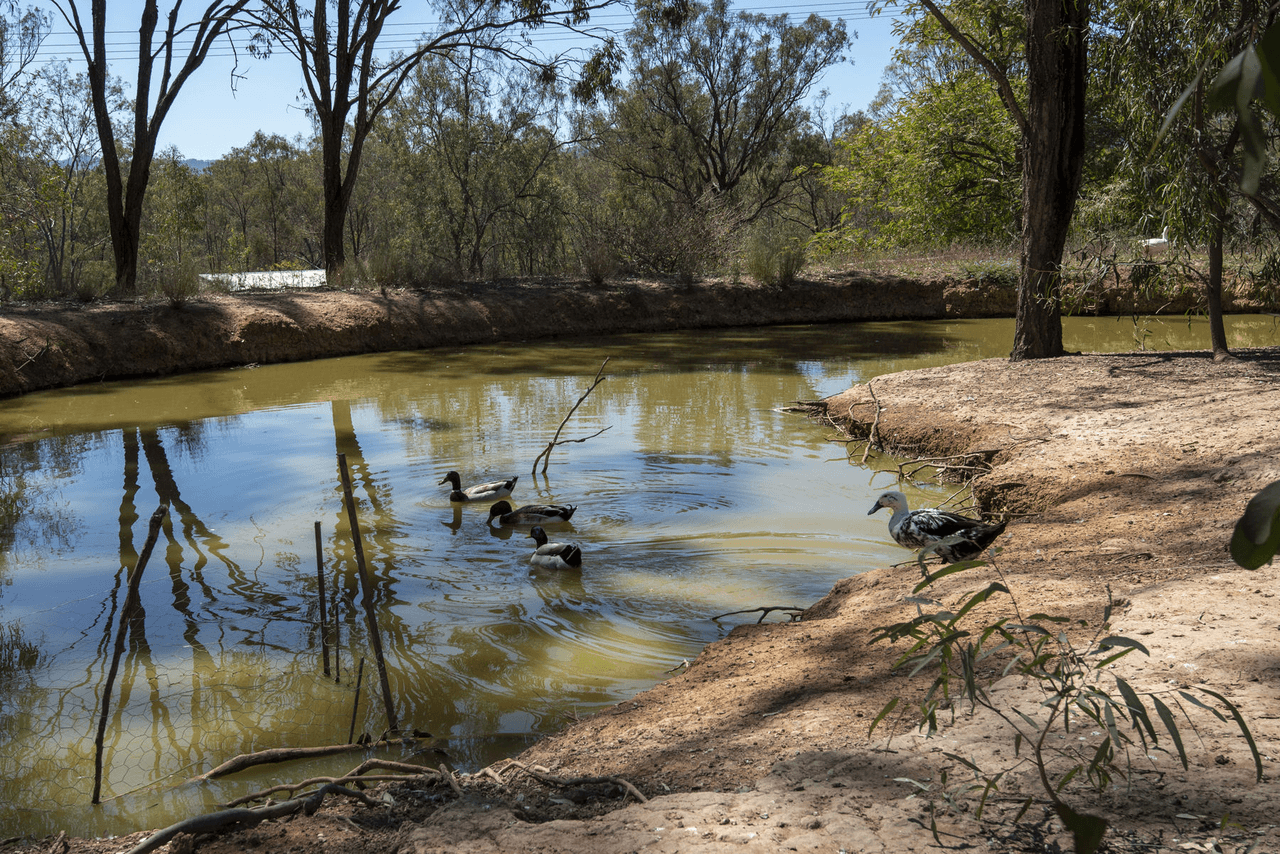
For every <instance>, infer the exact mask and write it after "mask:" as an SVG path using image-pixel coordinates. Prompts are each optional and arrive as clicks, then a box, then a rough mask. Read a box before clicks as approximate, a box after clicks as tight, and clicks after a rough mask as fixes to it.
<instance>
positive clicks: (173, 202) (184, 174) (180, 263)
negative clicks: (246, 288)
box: [139, 146, 205, 300]
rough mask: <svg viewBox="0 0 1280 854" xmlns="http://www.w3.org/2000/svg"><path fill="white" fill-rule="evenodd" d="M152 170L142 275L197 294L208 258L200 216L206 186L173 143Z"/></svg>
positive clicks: (171, 291) (176, 293)
mask: <svg viewBox="0 0 1280 854" xmlns="http://www.w3.org/2000/svg"><path fill="white" fill-rule="evenodd" d="M153 170H154V171H153V174H152V181H151V192H150V193H148V198H147V208H146V213H145V215H144V216H143V219H142V223H141V225H142V229H141V232H142V241H141V243H140V245H139V252H140V255H141V257H142V258H145V259H146V262H147V263H146V264H145V265H143V269H142V271H141V273H140V278H146V277H147V276H154V277H155V281H154V285H155V286H156V289H158V290H160V291H161V292H163V293H165V294H166V295H168V296H170V297H171V298H174V297H177V298H178V299H180V300H185V299H186V298H187V297H189V296H191V295H192V294H193V293H194V290H195V286H196V284H197V283H196V278H195V277H196V273H197V268H198V267H199V266H202V262H203V260H204V253H203V248H204V247H203V241H202V239H201V237H202V232H203V229H204V224H203V222H202V221H201V218H200V215H201V214H202V213H203V211H204V195H205V187H204V184H203V183H202V182H201V180H200V178H199V177H198V176H197V175H196V173H195V170H194V169H192V168H191V166H190V165H189V164H187V163H186V162H185V161H184V159H183V157H182V152H180V151H179V150H178V149H177V148H174V147H173V146H169V147H168V148H166V149H165V150H163V151H161V152H159V153H158V154H157V155H156V157H155V160H154V163H153Z"/></svg>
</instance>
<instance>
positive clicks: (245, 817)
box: [128, 783, 379, 854]
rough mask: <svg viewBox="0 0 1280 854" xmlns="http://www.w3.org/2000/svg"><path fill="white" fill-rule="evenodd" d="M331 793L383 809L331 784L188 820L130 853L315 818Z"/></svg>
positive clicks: (143, 853) (134, 853) (174, 825)
mask: <svg viewBox="0 0 1280 854" xmlns="http://www.w3.org/2000/svg"><path fill="white" fill-rule="evenodd" d="M329 794H340V795H346V796H347V797H349V798H355V799H356V800H358V801H360V802H362V803H364V804H365V805H367V806H375V807H376V806H379V803H378V801H375V800H374V799H373V798H370V797H369V796H368V795H366V794H364V793H363V792H357V791H355V790H354V789H348V788H346V787H344V786H338V785H334V784H332V783H330V784H327V785H325V786H323V787H322V788H320V789H319V790H317V791H315V792H312V793H311V794H310V795H307V796H306V797H304V798H294V799H293V800H289V801H280V802H279V803H275V804H268V805H266V806H263V807H257V808H255V809H245V808H237V809H228V810H219V811H218V812H214V813H208V814H206V815H198V816H194V817H193V818H188V819H184V820H183V821H180V822H178V823H177V824H171V825H169V826H168V827H166V828H164V829H163V830H157V831H156V832H155V833H153V834H151V835H150V836H148V837H147V838H146V839H144V840H142V841H141V842H139V843H138V844H137V845H135V846H134V847H133V848H131V849H129V852H128V854H147V852H149V851H154V850H156V849H157V848H159V847H160V846H161V845H164V844H165V843H167V842H168V841H169V840H171V839H173V838H174V837H175V836H177V835H178V834H180V833H191V834H195V833H216V832H220V831H223V830H227V829H228V828H232V827H235V828H248V827H254V826H255V825H257V824H259V823H261V822H263V821H266V820H267V819H269V818H282V817H284V816H290V815H295V814H297V813H302V814H303V815H312V814H313V813H315V811H316V810H318V809H320V805H321V804H323V803H324V799H325V797H326V796H327V795H329Z"/></svg>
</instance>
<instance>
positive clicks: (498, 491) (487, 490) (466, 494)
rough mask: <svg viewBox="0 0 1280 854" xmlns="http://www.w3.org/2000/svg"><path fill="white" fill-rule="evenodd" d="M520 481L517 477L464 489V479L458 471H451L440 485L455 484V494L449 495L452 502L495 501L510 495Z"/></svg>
mask: <svg viewBox="0 0 1280 854" xmlns="http://www.w3.org/2000/svg"><path fill="white" fill-rule="evenodd" d="M519 479H520V476H519V475H516V476H515V477H512V478H508V479H507V480H495V481H492V482H490V483H477V484H476V485H475V486H468V487H467V488H466V489H463V488H462V478H460V477H458V473H457V472H456V471H451V472H449V473H448V474H447V475H445V476H444V480H442V481H440V483H441V485H443V484H446V483H451V484H453V492H450V493H449V500H450V501H494V500H496V499H499V498H506V497H507V496H508V495H510V494H511V490H513V489H515V486H516V481H517V480H519Z"/></svg>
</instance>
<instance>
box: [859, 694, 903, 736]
mask: <svg viewBox="0 0 1280 854" xmlns="http://www.w3.org/2000/svg"><path fill="white" fill-rule="evenodd" d="M901 699H902V698H901V697H894V698H893V699H892V700H890V701H889V702H887V703H885V704H884V708H882V709H881V710H880V713H879V714H877V715H876V716H875V720H873V721H871V729H869V730H867V738H870V737H871V733H873V732H875V731H876V727H877V726H879V724H880V722H881V721H882V720H884V719H885V716H886V715H888V714H889V713H890V712H892V711H893V710H894V709H895V708H897V706H898V701H899V700H901Z"/></svg>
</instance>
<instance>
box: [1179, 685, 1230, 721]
mask: <svg viewBox="0 0 1280 854" xmlns="http://www.w3.org/2000/svg"><path fill="white" fill-rule="evenodd" d="M1178 696H1180V697H1182V699H1184V700H1186V701H1187V702H1188V703H1191V704H1192V705H1196V706H1199V707H1200V708H1202V709H1204V710H1205V711H1206V712H1209V713H1210V714H1212V715H1213V716H1214V717H1216V718H1217V719H1218V720H1220V721H1222V722H1223V723H1226V722H1227V718H1226V716H1225V715H1223V714H1222V712H1220V711H1218V710H1217V709H1215V708H1214V707H1213V706H1210V705H1209V704H1208V703H1205V702H1203V701H1201V700H1198V699H1196V698H1195V697H1194V696H1192V695H1191V694H1188V693H1187V692H1186V691H1179V692H1178Z"/></svg>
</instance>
